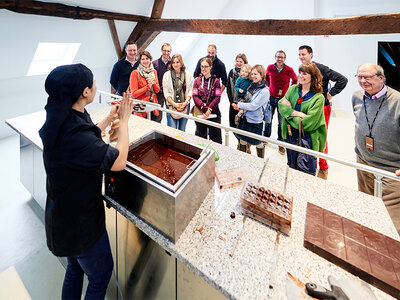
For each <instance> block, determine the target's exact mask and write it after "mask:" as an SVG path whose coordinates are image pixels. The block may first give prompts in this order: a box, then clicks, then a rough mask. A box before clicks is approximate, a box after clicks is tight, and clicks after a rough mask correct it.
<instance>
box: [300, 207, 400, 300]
mask: <svg viewBox="0 0 400 300" xmlns="http://www.w3.org/2000/svg"><path fill="white" fill-rule="evenodd" d="M304 247H305V248H307V249H309V250H311V251H312V252H314V253H316V254H318V255H320V256H322V257H323V258H325V259H327V260H329V261H330V262H332V263H334V264H336V265H338V266H340V267H342V268H343V269H345V270H347V271H348V272H350V273H352V274H354V275H356V276H358V277H360V278H361V279H363V280H365V281H366V282H368V283H370V284H372V285H374V286H375V287H377V288H379V289H381V290H382V291H384V292H386V293H388V294H390V295H392V296H393V297H395V298H397V299H400V242H399V241H396V240H394V239H392V238H390V237H388V236H385V235H383V234H381V233H379V232H376V231H375V230H372V229H370V228H368V227H365V226H362V225H360V224H358V223H356V222H354V221H351V220H349V219H346V218H344V217H342V216H339V215H337V214H335V213H333V212H331V211H329V210H326V209H323V208H321V207H319V206H317V205H314V204H312V203H307V217H306V227H305V233H304Z"/></svg>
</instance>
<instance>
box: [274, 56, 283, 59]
mask: <svg viewBox="0 0 400 300" xmlns="http://www.w3.org/2000/svg"><path fill="white" fill-rule="evenodd" d="M275 58H278V59H285V58H286V57H284V56H275Z"/></svg>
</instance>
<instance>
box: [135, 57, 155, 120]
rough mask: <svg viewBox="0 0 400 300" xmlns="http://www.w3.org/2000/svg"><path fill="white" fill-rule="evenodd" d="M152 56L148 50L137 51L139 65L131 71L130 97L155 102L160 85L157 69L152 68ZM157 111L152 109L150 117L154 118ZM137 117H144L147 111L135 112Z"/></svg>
mask: <svg viewBox="0 0 400 300" xmlns="http://www.w3.org/2000/svg"><path fill="white" fill-rule="evenodd" d="M152 59H153V57H152V56H151V54H150V53H149V52H148V51H142V52H140V53H139V62H140V64H139V66H138V68H137V69H136V70H134V71H133V72H132V73H131V78H130V80H129V82H130V85H129V86H130V89H131V93H132V97H133V98H135V99H138V100H142V101H147V102H153V103H158V102H157V95H156V93H158V92H160V85H159V83H158V79H157V71H156V70H155V69H154V67H153V64H152V63H151V60H152ZM158 114H159V111H158V110H154V111H153V112H152V113H151V119H152V120H155V119H156V117H157V116H158ZM135 115H137V116H139V117H143V118H145V117H146V116H147V113H135Z"/></svg>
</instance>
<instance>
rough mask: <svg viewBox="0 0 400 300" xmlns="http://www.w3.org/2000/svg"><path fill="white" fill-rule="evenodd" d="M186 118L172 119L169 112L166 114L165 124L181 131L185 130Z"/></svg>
mask: <svg viewBox="0 0 400 300" xmlns="http://www.w3.org/2000/svg"><path fill="white" fill-rule="evenodd" d="M187 120H188V119H186V118H180V119H174V118H173V117H172V116H171V114H167V125H168V126H169V127H173V128H176V129H179V130H182V131H185V130H186V123H187Z"/></svg>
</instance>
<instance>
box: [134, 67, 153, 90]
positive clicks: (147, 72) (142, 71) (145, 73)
mask: <svg viewBox="0 0 400 300" xmlns="http://www.w3.org/2000/svg"><path fill="white" fill-rule="evenodd" d="M136 71H137V72H138V74H139V75H140V76H142V77H144V79H146V80H147V79H148V78H151V79H153V80H155V75H154V66H153V64H152V63H150V66H149V67H148V68H146V67H145V66H143V65H142V64H139V66H138V67H137V69H136ZM150 91H151V93H153V92H154V91H153V86H151V88H150Z"/></svg>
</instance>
